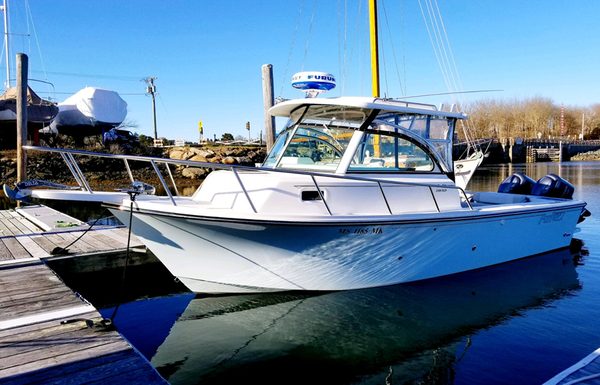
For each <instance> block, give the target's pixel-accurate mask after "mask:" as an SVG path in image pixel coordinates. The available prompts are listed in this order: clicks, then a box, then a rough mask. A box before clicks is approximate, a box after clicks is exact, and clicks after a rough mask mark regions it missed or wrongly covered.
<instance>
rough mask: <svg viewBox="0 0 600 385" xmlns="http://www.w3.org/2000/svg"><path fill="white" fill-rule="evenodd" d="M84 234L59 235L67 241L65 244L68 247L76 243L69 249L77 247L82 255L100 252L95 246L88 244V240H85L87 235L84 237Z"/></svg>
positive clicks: (68, 233)
mask: <svg viewBox="0 0 600 385" xmlns="http://www.w3.org/2000/svg"><path fill="white" fill-rule="evenodd" d="M82 234H83V232H82V231H78V232H64V233H57V235H58V236H60V237H61V238H63V239H64V240H65V242H67V245H68V244H70V243H72V242H74V243H73V244H72V245H71V246H69V248H73V247H75V248H76V249H77V250H79V252H81V253H90V252H93V251H98V250H97V248H96V247H95V246H93V245H91V244H89V243H88V242H87V239H85V237H86V236H87V233H86V234H85V235H83V236H82ZM80 236H81V237H80Z"/></svg>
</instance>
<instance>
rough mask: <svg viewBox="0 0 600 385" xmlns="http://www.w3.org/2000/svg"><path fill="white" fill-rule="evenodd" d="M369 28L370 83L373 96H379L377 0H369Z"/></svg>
mask: <svg viewBox="0 0 600 385" xmlns="http://www.w3.org/2000/svg"><path fill="white" fill-rule="evenodd" d="M369 30H370V36H371V84H372V90H373V96H374V97H376V98H378V97H379V41H378V37H377V0H369Z"/></svg>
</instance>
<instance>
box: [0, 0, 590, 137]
mask: <svg viewBox="0 0 600 385" xmlns="http://www.w3.org/2000/svg"><path fill="white" fill-rule="evenodd" d="M422 10H423V11H422ZM428 10H434V11H437V12H439V16H441V18H440V17H438V19H437V20H438V22H437V23H438V24H437V26H438V31H440V32H442V31H445V34H442V33H440V34H439V35H436V34H435V32H434V31H435V30H434V29H433V27H432V24H431V23H430V22H428V23H426V20H429V19H428V18H427V15H429V14H430V11H429V12H428ZM378 11H379V12H378V14H379V39H380V43H379V46H380V73H381V94H382V96H387V97H394V98H402V97H404V98H408V97H411V99H410V100H412V101H415V102H422V103H432V104H436V105H438V104H440V103H452V102H456V101H461V102H469V101H475V100H481V99H489V98H493V99H508V100H510V99H515V98H516V99H525V98H532V97H545V98H549V99H552V100H553V101H554V102H555V103H557V104H563V105H567V106H581V107H586V106H590V105H592V104H596V103H600V70H599V68H600V49H599V47H600V23H599V22H598V17H599V15H600V1H597V0H545V1H543V0H529V1H522V0H503V1H500V0H437V1H435V0H385V1H382V0H379V1H378ZM423 14H424V15H426V16H425V17H424V16H423ZM9 15H10V38H11V40H10V41H11V42H10V47H11V52H10V55H9V57H10V58H11V60H12V61H13V62H14V56H15V55H16V53H17V52H23V53H26V54H27V55H28V57H29V77H30V78H31V79H38V80H44V81H46V82H50V83H52V86H49V85H48V84H45V83H40V82H35V81H31V82H30V85H31V86H32V88H33V89H34V90H35V91H36V92H37V93H38V94H39V95H40V96H42V97H44V98H51V99H52V100H54V101H57V102H60V101H62V100H64V99H66V98H67V97H68V96H70V95H72V94H73V93H75V92H77V91H78V90H80V89H82V88H84V87H86V86H93V87H98V88H104V89H109V90H113V91H116V92H118V93H119V94H120V95H121V97H122V98H123V99H124V100H125V101H126V102H127V104H128V114H127V118H126V122H128V123H130V124H131V125H133V128H132V130H133V131H134V132H137V133H139V134H144V135H148V136H153V132H154V128H153V119H152V103H151V98H150V97H149V96H148V95H146V94H145V91H146V84H145V82H144V81H143V80H142V79H144V78H147V77H151V76H152V77H156V81H155V84H156V90H157V96H156V114H157V131H158V136H159V137H166V138H169V139H183V140H187V141H198V139H199V133H198V122H199V121H202V123H203V127H204V136H205V137H208V138H211V139H212V138H213V137H214V136H216V137H217V138H218V139H219V138H220V137H221V135H222V134H223V133H226V132H227V133H231V134H233V135H234V136H242V137H244V138H248V136H250V137H251V138H253V139H254V138H258V137H259V132H260V131H261V130H262V129H263V126H264V107H263V95H262V78H261V67H262V65H264V64H272V65H273V79H274V91H275V97H282V98H286V99H287V98H302V97H304V94H303V93H302V92H300V91H298V90H296V89H294V88H292V87H291V81H290V80H291V77H292V75H293V74H294V73H296V72H299V71H324V72H328V73H330V74H332V75H334V76H335V78H336V81H337V86H336V88H334V89H333V90H331V91H330V92H328V93H327V94H326V95H324V96H320V97H335V96H341V95H344V96H346V95H348V96H368V95H370V94H371V73H370V56H369V55H370V53H369V29H368V4H367V0H285V1H282V0H279V1H274V0H270V1H267V0H253V1H250V0H247V1H244V0H237V1H233V0H219V1H207V0H170V1H158V0H126V1H124V0H86V1H75V0H52V1H49V0H10V2H9ZM440 20H441V22H440ZM442 23H443V24H442ZM427 25H429V26H430V29H429V31H428V28H427ZM442 25H443V28H442V27H441V26H442ZM430 35H431V36H438V37H440V38H443V39H442V40H443V41H446V42H447V43H444V44H441V43H438V44H432V39H431V38H430ZM433 40H434V41H435V38H434V39H433ZM436 47H437V48H436ZM441 47H443V48H441ZM436 52H438V56H437V57H438V58H440V57H441V58H442V59H440V60H441V61H442V63H444V62H445V63H446V66H445V67H444V66H440V64H439V61H438V60H437V59H436ZM5 57H6V56H5V55H4V53H3V54H2V67H3V69H2V72H1V74H0V79H2V81H3V82H4V79H5V77H6V76H5V70H4V67H5ZM12 68H13V75H12V76H13V77H14V76H15V75H14V68H15V66H14V64H12ZM448 73H450V74H452V76H448ZM444 74H446V76H444ZM448 79H450V80H448ZM457 90H460V91H469V92H467V93H462V94H451V95H436V96H429V97H415V96H419V95H430V94H442V93H448V92H453V91H457ZM470 91H478V92H470ZM479 91H486V92H479ZM413 97H414V98H413ZM246 122H250V132H248V131H247V130H246V128H245V127H246ZM283 123H284V122H283V121H281V120H279V119H278V120H277V128H278V129H280V128H281V126H282V124H283Z"/></svg>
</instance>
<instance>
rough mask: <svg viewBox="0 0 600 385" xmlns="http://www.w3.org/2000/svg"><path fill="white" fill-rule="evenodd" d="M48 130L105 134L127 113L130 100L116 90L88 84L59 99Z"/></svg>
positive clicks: (65, 132) (119, 122) (70, 133)
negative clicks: (124, 98)
mask: <svg viewBox="0 0 600 385" xmlns="http://www.w3.org/2000/svg"><path fill="white" fill-rule="evenodd" d="M58 109H59V111H58V114H57V115H56V118H55V119H54V120H53V121H52V123H51V124H50V127H49V131H50V132H52V133H54V134H56V133H60V134H66V135H72V136H90V135H98V134H102V133H103V132H106V131H108V130H110V129H111V128H114V127H117V126H118V125H120V124H121V123H123V120H125V117H126V116H127V102H125V100H123V99H122V98H121V96H119V94H118V93H117V92H115V91H111V90H105V89H102V88H96V87H85V88H83V89H81V90H79V91H77V92H76V93H75V94H73V95H71V96H69V97H68V98H67V99H65V100H64V101H63V102H61V103H58Z"/></svg>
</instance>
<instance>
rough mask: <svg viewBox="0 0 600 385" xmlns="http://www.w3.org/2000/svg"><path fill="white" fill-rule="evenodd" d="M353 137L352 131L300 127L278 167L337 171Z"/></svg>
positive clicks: (285, 150) (282, 154) (282, 155)
mask: <svg viewBox="0 0 600 385" xmlns="http://www.w3.org/2000/svg"><path fill="white" fill-rule="evenodd" d="M351 135H352V130H343V129H338V128H334V129H328V128H326V127H323V126H315V127H311V126H308V125H306V126H301V127H298V129H297V130H296V132H295V133H294V136H293V137H292V138H291V140H290V141H289V144H288V145H287V147H286V148H285V149H284V150H283V152H282V153H281V158H280V160H279V163H278V164H277V167H283V168H285V167H289V168H307V169H324V170H335V169H336V168H337V165H338V163H339V162H340V160H341V159H342V155H343V153H344V151H345V149H346V146H347V145H348V141H349V138H350V136H351ZM273 152H275V151H273ZM279 152H280V151H278V153H279Z"/></svg>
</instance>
